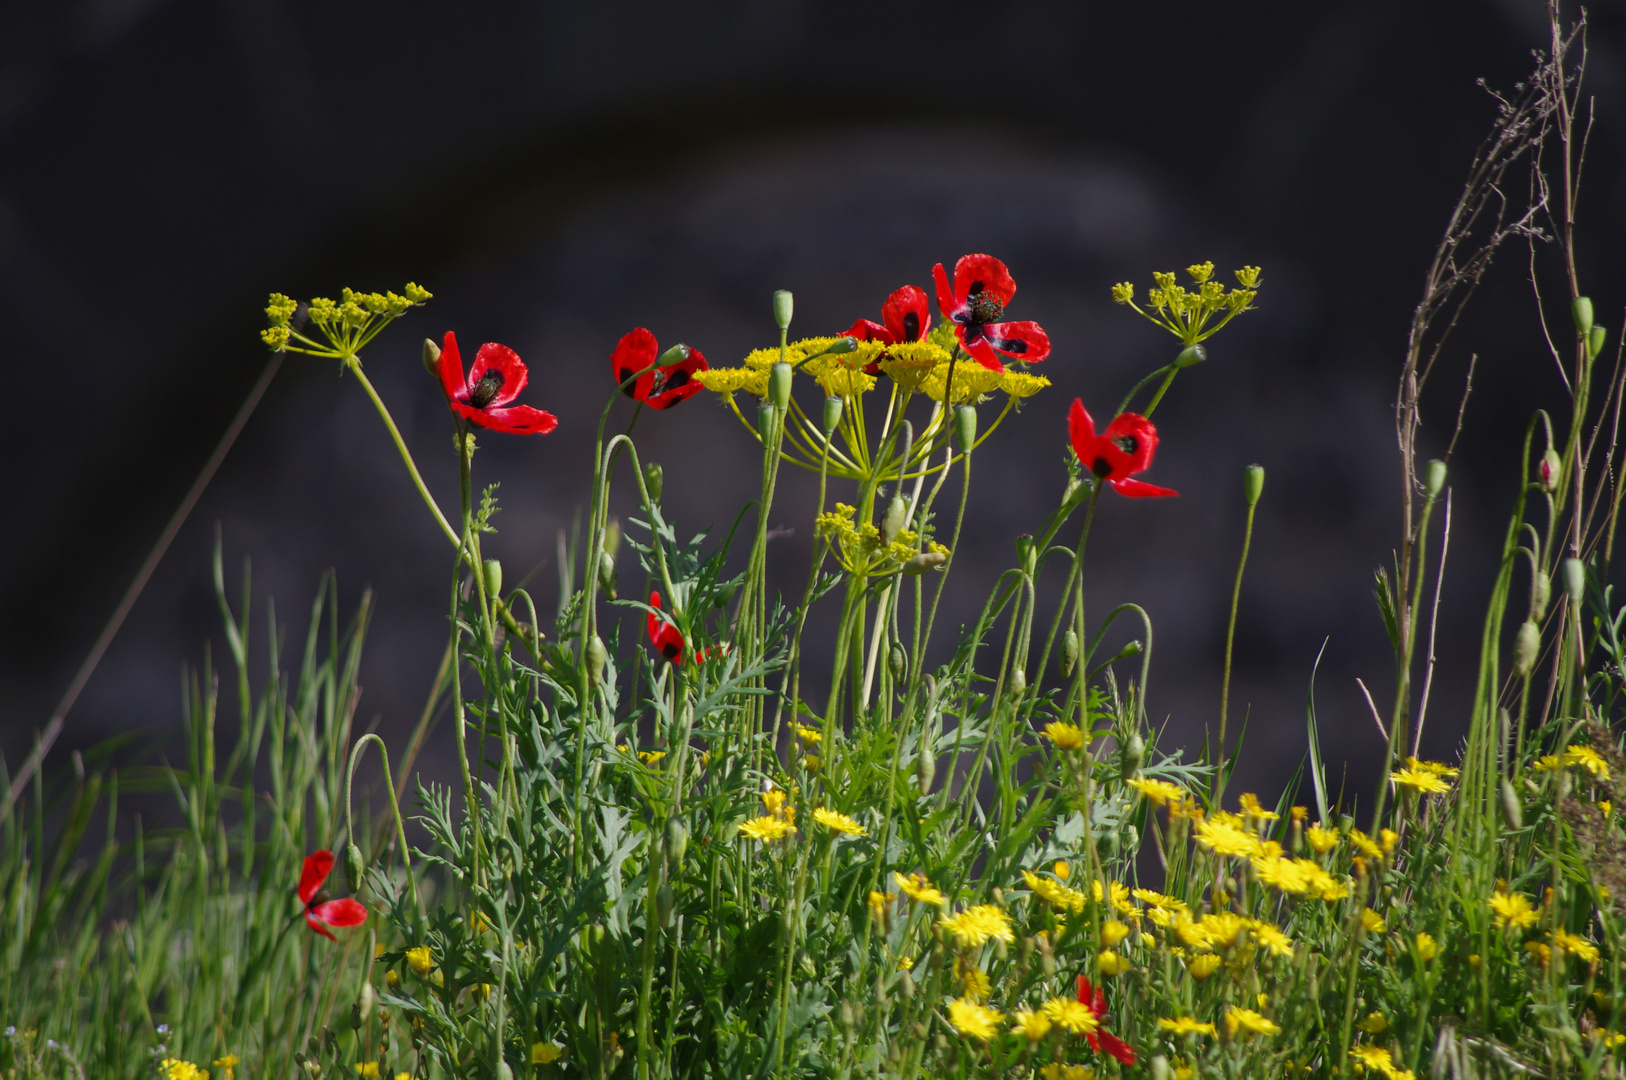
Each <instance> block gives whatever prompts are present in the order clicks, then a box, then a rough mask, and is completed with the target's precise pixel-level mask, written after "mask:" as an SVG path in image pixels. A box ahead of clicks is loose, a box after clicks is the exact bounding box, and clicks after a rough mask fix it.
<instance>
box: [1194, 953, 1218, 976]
mask: <svg viewBox="0 0 1626 1080" xmlns="http://www.w3.org/2000/svg"><path fill="white" fill-rule="evenodd" d="M1219 966H1220V957H1219V954H1218V953H1211V952H1210V953H1198V954H1197V955H1196V956H1193V957H1190V958H1188V959H1187V960H1186V970H1187V971H1189V972H1191V977H1192V978H1194V979H1206V978H1208V977H1209V976H1210V975H1212V974H1214V972H1216V971H1218V970H1219Z"/></svg>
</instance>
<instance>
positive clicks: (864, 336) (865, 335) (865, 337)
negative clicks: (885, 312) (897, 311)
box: [847, 319, 896, 345]
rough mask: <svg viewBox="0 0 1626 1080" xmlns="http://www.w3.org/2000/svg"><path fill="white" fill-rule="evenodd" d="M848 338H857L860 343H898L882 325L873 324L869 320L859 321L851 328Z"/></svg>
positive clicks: (848, 330)
mask: <svg viewBox="0 0 1626 1080" xmlns="http://www.w3.org/2000/svg"><path fill="white" fill-rule="evenodd" d="M847 336H848V337H850V338H857V339H858V340H859V341H879V342H881V343H882V344H884V345H891V344H893V343H894V342H895V341H896V339H895V338H893V336H892V333H891V331H889V330H888V329H887V328H886V327H884V326H882V325H881V324H880V323H878V322H872V321H871V320H869V319H859V320H858V321H857V322H855V323H853V324H852V325H851V326H849V327H848V328H847Z"/></svg>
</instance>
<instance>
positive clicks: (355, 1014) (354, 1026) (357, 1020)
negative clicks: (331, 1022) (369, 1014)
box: [350, 1005, 366, 1031]
mask: <svg viewBox="0 0 1626 1080" xmlns="http://www.w3.org/2000/svg"><path fill="white" fill-rule="evenodd" d="M362 1016H363V1014H362V1011H361V1006H360V1005H352V1006H350V1030H351V1031H357V1030H360V1028H361V1025H362V1024H364V1023H365V1022H366V1021H365V1020H363V1019H362Z"/></svg>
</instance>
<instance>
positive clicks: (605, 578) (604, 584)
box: [598, 551, 619, 600]
mask: <svg viewBox="0 0 1626 1080" xmlns="http://www.w3.org/2000/svg"><path fill="white" fill-rule="evenodd" d="M617 584H619V582H618V581H617V579H616V576H615V560H614V559H612V558H610V553H609V552H608V551H601V552H599V553H598V587H599V588H600V589H603V590H604V597H605V599H607V600H614V599H615V598H616V592H615V590H616V586H617Z"/></svg>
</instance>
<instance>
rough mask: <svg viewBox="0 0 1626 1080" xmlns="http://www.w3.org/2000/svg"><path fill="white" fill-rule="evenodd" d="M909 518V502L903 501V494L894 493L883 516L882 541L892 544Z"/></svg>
mask: <svg viewBox="0 0 1626 1080" xmlns="http://www.w3.org/2000/svg"><path fill="white" fill-rule="evenodd" d="M908 520H909V504H908V503H906V502H904V501H903V496H902V495H894V496H892V499H891V501H890V502H888V503H887V504H886V513H885V514H883V515H882V516H881V542H882V543H884V544H890V543H891V542H892V541H894V540H896V539H897V538H898V534H899V533H900V532H902V531H903V523H904V522H906V521H908Z"/></svg>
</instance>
